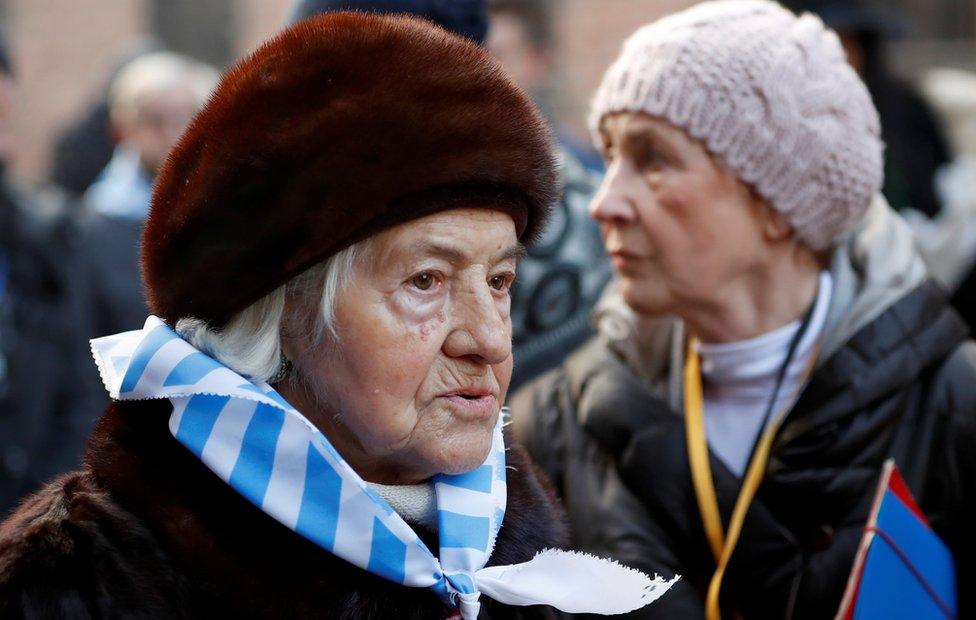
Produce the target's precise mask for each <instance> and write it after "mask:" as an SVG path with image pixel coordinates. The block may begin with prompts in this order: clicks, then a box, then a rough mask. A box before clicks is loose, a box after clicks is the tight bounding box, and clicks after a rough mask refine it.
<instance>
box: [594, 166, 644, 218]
mask: <svg viewBox="0 0 976 620" xmlns="http://www.w3.org/2000/svg"><path fill="white" fill-rule="evenodd" d="M629 177H630V175H629V174H628V172H627V170H626V169H625V165H624V164H623V162H621V160H620V159H616V160H614V161H613V162H612V163H611V164H610V166H609V168H607V173H606V175H605V176H604V177H603V181H602V182H601V183H600V187H599V189H598V190H597V192H596V194H595V195H594V196H593V199H592V200H591V201H590V215H591V216H592V217H593V219H595V220H596V221H598V222H600V223H605V224H609V223H613V222H616V223H620V222H630V221H632V220H633V219H634V215H635V214H634V207H633V203H632V201H631V198H630V196H629V191H630V190H629V188H628V183H630V182H631V180H630V178H629Z"/></svg>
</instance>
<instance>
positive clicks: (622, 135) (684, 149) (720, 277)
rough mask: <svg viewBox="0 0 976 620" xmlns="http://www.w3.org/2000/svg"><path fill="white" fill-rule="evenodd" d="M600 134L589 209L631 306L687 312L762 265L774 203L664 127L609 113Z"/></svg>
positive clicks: (727, 291) (718, 297) (717, 298)
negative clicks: (600, 160) (599, 176)
mask: <svg viewBox="0 0 976 620" xmlns="http://www.w3.org/2000/svg"><path fill="white" fill-rule="evenodd" d="M602 136H603V146H604V148H603V150H604V156H605V158H606V161H607V166H608V167H607V174H606V176H605V177H604V179H603V183H602V185H601V186H600V190H599V191H598V192H597V194H596V196H595V197H594V198H593V202H592V203H591V205H590V212H591V214H592V215H593V217H595V218H596V219H597V221H598V222H599V223H600V226H601V229H602V231H603V239H604V243H605V244H606V247H607V252H608V253H609V254H610V256H611V258H612V259H613V265H614V268H615V271H616V273H617V276H618V280H619V281H620V285H621V288H622V292H623V295H624V299H625V301H626V302H627V304H628V305H629V306H630V307H631V308H633V309H634V310H635V311H637V312H641V313H645V314H663V313H673V314H677V315H678V316H685V315H686V314H687V312H688V311H689V310H690V309H696V310H700V309H705V310H706V311H707V309H708V307H709V306H712V305H715V304H718V303H720V302H721V301H722V300H723V299H725V298H727V297H729V296H730V295H731V294H732V291H734V290H735V288H736V285H737V284H738V283H740V282H741V281H742V280H743V279H744V278H748V277H750V273H751V272H752V271H753V270H755V269H756V268H757V267H758V266H759V265H760V264H761V262H762V258H763V256H764V251H765V249H766V245H767V244H766V241H765V239H764V237H763V223H764V218H765V217H767V215H768V214H769V212H770V209H769V207H767V206H766V205H765V203H763V202H762V200H761V199H759V198H758V197H757V196H755V195H754V194H753V193H752V192H751V191H750V189H749V188H748V187H747V186H746V185H745V184H744V183H742V182H741V181H739V180H738V179H737V178H736V177H735V176H734V175H733V174H732V173H731V172H729V171H728V170H727V169H726V168H725V167H724V166H723V165H722V164H720V163H719V162H718V161H716V160H715V159H714V158H712V157H711V155H710V154H709V153H708V152H707V151H706V150H705V148H704V147H703V146H702V145H701V144H700V143H699V142H697V141H695V140H693V139H691V138H690V137H688V136H687V135H686V134H685V133H684V132H683V131H681V130H679V129H677V128H675V127H674V126H672V125H670V124H669V123H667V122H665V121H662V120H659V119H656V118H653V117H650V116H648V115H646V114H642V113H636V112H625V113H618V114H612V115H608V116H606V117H605V118H604V121H603V126H602Z"/></svg>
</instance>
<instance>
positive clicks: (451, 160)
mask: <svg viewBox="0 0 976 620" xmlns="http://www.w3.org/2000/svg"><path fill="white" fill-rule="evenodd" d="M555 194H556V172H555V167H554V158H553V150H552V146H551V137H550V132H549V129H548V126H547V125H546V123H545V121H544V120H543V118H542V117H541V115H540V114H539V113H538V111H537V110H536V109H535V107H534V106H533V104H532V102H531V101H530V99H529V98H528V97H527V96H526V94H525V93H524V92H523V91H522V90H521V89H519V88H518V87H517V86H515V84H514V83H513V82H512V81H511V80H510V79H509V78H508V77H507V75H506V74H505V73H504V72H503V71H502V69H501V68H500V66H499V65H498V64H497V63H496V62H495V61H494V60H492V59H491V58H490V56H489V55H488V54H487V52H485V51H484V50H482V49H480V48H479V47H477V46H476V45H475V44H473V43H471V42H470V41H468V40H466V39H464V38H462V37H458V36H455V35H451V34H448V33H447V32H445V31H444V30H442V29H440V28H438V27H436V26H434V25H432V24H430V23H429V22H425V21H423V20H420V19H416V18H410V17H406V16H395V17H394V16H381V15H375V14H358V13H334V14H328V15H324V16H320V17H316V18H313V19H310V20H307V21H304V22H301V23H299V24H297V25H295V26H293V27H291V28H289V29H288V30H286V31H285V32H283V33H282V34H280V35H279V36H277V37H276V38H274V39H272V40H271V41H269V42H268V43H266V44H265V45H263V46H262V47H261V48H260V49H258V50H257V51H256V52H254V53H253V54H252V55H251V56H249V57H248V58H246V59H244V60H243V61H241V62H240V63H239V64H238V65H237V66H236V67H234V68H233V69H231V70H230V71H229V72H228V73H227V74H226V75H225V76H224V78H223V80H222V81H221V83H220V85H219V86H218V87H217V90H216V91H215V93H214V95H213V96H212V98H211V99H210V101H209V102H208V103H207V105H206V106H205V107H204V109H203V110H202V111H201V112H200V113H199V114H198V115H197V117H196V118H195V119H194V121H193V122H192V123H191V125H190V126H189V128H188V129H187V131H186V132H185V133H184V135H183V136H182V138H181V139H180V141H179V143H178V144H177V146H176V147H175V148H174V149H173V151H172V152H171V153H170V156H169V158H168V160H167V162H166V164H165V165H164V167H163V169H162V171H161V172H160V175H159V177H158V180H157V184H156V187H155V190H154V193H153V198H152V206H151V209H150V213H149V218H148V221H147V224H146V228H145V232H144V235H143V249H142V260H143V277H144V279H145V283H146V290H147V294H148V298H149V303H150V307H151V308H152V310H153V311H154V312H155V313H156V314H158V315H159V316H161V317H162V318H163V319H164V320H166V321H167V322H170V323H171V324H173V323H175V321H176V320H178V319H179V318H183V317H190V316H192V317H196V318H199V319H203V320H205V321H207V322H208V323H210V324H211V325H213V326H215V327H219V326H221V325H223V324H225V323H226V322H227V321H228V320H230V318H231V317H233V315H234V314H236V313H237V312H239V311H240V310H243V309H244V308H245V307H247V306H248V305H250V304H251V303H253V302H255V301H257V300H258V299H260V298H261V297H262V296H264V295H265V294H267V293H269V292H271V291H272V290H274V289H275V288H277V287H278V286H280V285H281V284H283V283H285V282H286V281H288V280H289V279H290V278H291V277H293V276H295V275H297V274H299V273H300V272H302V271H304V270H305V269H307V268H309V267H311V266H312V265H314V264H316V263H318V262H320V261H322V260H324V259H325V258H326V257H328V256H329V255H331V254H333V253H335V252H337V251H339V250H341V249H342V248H344V247H347V246H348V245H351V244H352V243H354V242H356V241H358V240H360V239H363V238H365V237H368V236H370V235H372V234H374V233H376V232H378V231H379V230H382V229H384V228H388V227H390V226H394V225H396V224H398V223H401V222H404V221H407V220H410V219H414V218H416V217H420V216H422V215H425V214H427V213H430V212H432V211H437V210H442V209H449V208H457V207H461V206H471V207H488V208H498V209H503V210H505V211H506V212H509V213H512V214H513V217H514V218H515V220H516V225H517V227H518V231H519V236H520V238H521V239H522V240H523V241H527V240H531V238H533V237H534V235H536V233H537V232H538V230H539V228H540V227H541V226H542V224H543V222H544V220H545V218H546V215H547V213H548V209H549V206H550V204H551V203H552V201H553V199H554V197H555Z"/></svg>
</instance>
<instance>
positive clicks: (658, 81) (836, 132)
mask: <svg viewBox="0 0 976 620" xmlns="http://www.w3.org/2000/svg"><path fill="white" fill-rule="evenodd" d="M622 111H639V112H645V113H647V114H649V115H651V116H655V117H659V118H662V119H664V120H666V121H667V122H669V123H671V124H672V125H674V126H676V127H679V128H681V129H683V130H684V131H685V132H687V133H688V134H689V135H690V136H691V137H692V138H694V139H696V140H698V141H700V142H701V143H702V144H703V145H704V146H705V148H707V149H708V150H709V151H710V152H711V153H712V154H713V155H715V156H717V157H718V158H719V159H720V160H721V161H723V162H724V164H725V165H726V166H727V167H728V168H729V169H730V170H731V171H732V172H733V173H734V174H735V175H736V176H738V177H739V178H740V179H741V180H742V181H744V182H746V183H748V184H750V185H751V186H753V187H754V188H755V190H756V191H757V192H758V193H759V194H760V195H761V196H762V197H764V198H765V199H766V200H768V201H769V203H770V204H771V205H772V207H773V208H774V209H776V210H778V211H779V212H780V213H782V214H783V215H784V216H785V217H786V219H787V221H789V222H790V224H791V225H792V226H793V229H794V231H795V232H796V235H797V237H798V238H799V239H800V240H802V241H803V242H805V243H806V244H807V245H808V246H809V247H811V248H813V249H815V250H822V249H826V248H829V247H831V246H832V245H833V244H834V243H835V242H836V241H837V240H838V237H840V236H841V235H843V234H844V233H845V232H846V231H847V230H849V229H850V228H851V227H852V226H853V225H854V224H855V223H856V222H857V221H858V220H860V219H861V217H862V216H863V215H864V213H865V212H866V211H867V208H868V204H869V203H870V201H871V198H872V197H873V196H874V194H875V193H877V192H878V191H879V190H880V188H881V181H882V150H883V145H882V142H881V137H880V134H881V130H880V125H879V121H878V113H877V110H875V108H874V105H873V104H872V102H871V96H870V95H869V94H868V91H867V89H866V88H865V86H864V84H863V83H862V82H861V80H860V78H858V76H857V74H856V73H855V72H854V70H853V69H851V67H850V66H848V64H847V62H846V60H845V57H844V51H843V49H842V48H841V45H840V41H839V40H838V38H837V36H836V34H835V33H834V32H833V31H830V30H828V29H826V28H825V27H824V25H823V22H821V21H820V19H819V18H817V17H815V16H813V15H810V14H804V15H802V16H801V17H797V16H796V15H794V14H793V13H791V12H789V11H788V10H786V9H784V8H783V7H781V6H779V5H778V4H775V3H774V2H769V1H767V0H714V1H712V2H704V3H702V4H699V5H696V6H694V7H692V8H690V9H687V10H685V11H682V12H680V13H676V14H673V15H670V16H667V17H664V18H662V19H660V20H658V21H656V22H654V23H651V24H649V25H647V26H644V27H643V28H641V29H640V30H638V31H637V32H636V33H634V34H633V35H632V36H631V37H630V38H629V39H628V40H627V41H626V42H624V45H623V50H622V52H621V54H620V56H619V57H618V58H617V60H616V61H615V62H614V63H613V65H611V66H610V68H609V69H608V70H607V72H606V74H605V75H604V77H603V82H602V84H601V85H600V87H599V89H598V90H597V92H596V95H595V97H594V100H593V104H592V108H591V113H590V130H591V131H592V132H593V135H594V139H596V140H598V141H599V126H600V122H601V121H602V119H603V117H604V116H605V115H607V114H609V113H613V112H622Z"/></svg>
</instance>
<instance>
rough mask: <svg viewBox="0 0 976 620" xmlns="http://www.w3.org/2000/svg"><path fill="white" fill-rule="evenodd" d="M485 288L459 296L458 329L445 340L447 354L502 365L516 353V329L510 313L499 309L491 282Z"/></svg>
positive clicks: (456, 314) (456, 312)
mask: <svg viewBox="0 0 976 620" xmlns="http://www.w3.org/2000/svg"><path fill="white" fill-rule="evenodd" d="M478 288H479V289H480V288H481V287H478ZM483 288H484V290H472V291H467V292H465V294H463V295H459V296H458V298H457V299H455V301H454V304H453V305H454V315H455V317H454V319H455V324H454V329H452V330H451V333H450V334H448V337H447V339H446V340H445V341H444V353H445V354H446V355H448V356H450V357H468V358H472V359H475V360H476V361H479V362H481V363H484V364H498V363H500V362H503V361H505V360H506V359H508V357H509V356H510V355H511V354H512V330H511V325H510V323H509V320H508V316H507V313H503V312H502V311H501V310H500V309H499V307H498V304H497V302H496V300H495V298H494V297H493V295H492V293H491V290H490V288H489V287H488V285H487V284H484V287H483Z"/></svg>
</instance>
